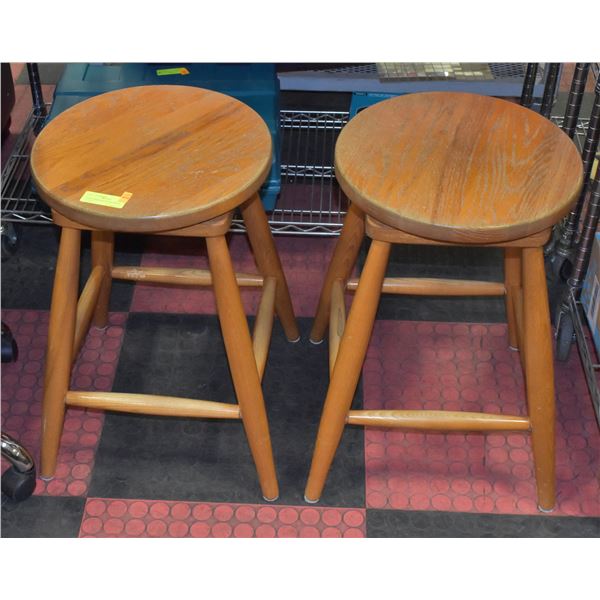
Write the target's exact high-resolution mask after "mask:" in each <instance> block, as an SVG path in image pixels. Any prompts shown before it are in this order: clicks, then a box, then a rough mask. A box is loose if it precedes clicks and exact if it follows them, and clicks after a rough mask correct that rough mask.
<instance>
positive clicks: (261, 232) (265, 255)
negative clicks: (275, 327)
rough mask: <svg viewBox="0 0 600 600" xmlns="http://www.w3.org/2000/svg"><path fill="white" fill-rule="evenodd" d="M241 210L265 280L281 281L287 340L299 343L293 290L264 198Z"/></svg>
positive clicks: (280, 309) (278, 298)
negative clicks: (280, 257)
mask: <svg viewBox="0 0 600 600" xmlns="http://www.w3.org/2000/svg"><path fill="white" fill-rule="evenodd" d="M241 210H242V217H243V219H244V223H245V224H246V229H247V232H248V239H249V240H250V245H251V246H252V251H253V252H254V258H255V259H256V264H257V265H258V270H259V271H260V273H261V275H263V277H275V279H277V288H276V290H275V312H276V313H277V316H278V317H279V320H280V321H281V325H282V327H283V330H284V331H285V335H286V337H287V339H288V340H289V341H290V342H297V341H298V340H299V339H300V330H299V329H298V324H297V323H296V317H295V316H294V307H293V306H292V299H291V298H290V291H289V289H288V284H287V281H286V279H285V274H284V272H283V268H282V267H281V261H280V260H279V254H277V248H276V247H275V242H274V241H273V235H272V234H271V228H270V227H269V222H268V221H267V215H265V211H264V208H263V205H262V202H261V200H260V196H259V195H258V194H256V195H255V196H254V197H253V198H251V199H250V200H249V201H248V202H246V204H244V205H243V206H242V209H241Z"/></svg>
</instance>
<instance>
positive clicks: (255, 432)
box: [31, 85, 299, 500]
mask: <svg viewBox="0 0 600 600" xmlns="http://www.w3.org/2000/svg"><path fill="white" fill-rule="evenodd" d="M271 145H272V144H271V136H270V134H269V130H268V128H267V126H266V124H265V123H264V122H263V120H262V119H261V118H260V117H259V116H258V115H257V113H255V112H254V111H253V110H252V109H250V108H249V107H248V106H246V105H245V104H242V103H241V102H239V101H237V100H235V99H233V98H231V97H229V96H225V95H223V94H219V93H216V92H213V91H209V90H204V89H199V88H194V87H187V86H170V85H165V86H162V85H158V86H141V87H133V88H127V89H122V90H118V91H114V92H109V93H106V94H102V95H100V96H96V97H93V98H90V99H88V100H85V101H84V102H81V103H80V104H77V105H75V106H73V107H72V108H70V109H68V110H67V111H65V112H64V113H62V114H60V115H59V116H58V117H56V118H55V119H53V120H52V121H51V122H50V123H49V124H48V125H47V126H46V127H45V128H44V129H43V131H42V132H41V133H40V135H39V136H38V138H37V140H36V142H35V145H34V147H33V149H32V153H31V170H32V174H33V179H34V181H35V185H36V186H37V190H38V192H39V194H40V196H41V197H42V199H43V200H44V201H45V202H46V203H47V204H49V205H50V207H51V209H52V217H53V220H54V222H55V223H56V224H57V225H59V226H60V227H61V237H60V246H59V251H58V259H57V264H56V274H55V280H54V288H53V292H52V304H51V310H50V325H49V331H48V351H47V356H46V372H45V381H44V397H43V410H42V451H41V469H40V471H41V476H43V477H46V478H49V477H52V475H53V474H54V471H55V468H56V461H57V454H58V449H59V444H60V437H61V433H62V428H63V420H64V414H65V409H66V407H67V406H79V407H85V408H95V409H106V410H114V411H122V412H132V413H144V414H153V415H171V416H178V417H209V418H221V419H241V420H242V422H243V424H244V428H245V431H246V435H247V437H248V443H249V446H250V450H251V453H252V456H253V458H254V462H255V465H256V469H257V472H258V478H259V481H260V486H261V490H262V493H263V495H264V497H265V499H267V500H275V499H276V498H277V497H278V495H279V489H278V483H277V477H276V474H275V466H274V461H273V454H272V449H271V440H270V435H269V426H268V422H267V415H266V412H265V406H264V399H263V394H262V389H261V381H262V376H263V372H264V369H265V363H266V360H267V353H268V348H269V343H270V338H271V332H272V326H273V317H274V312H276V313H277V315H278V317H279V319H280V321H281V324H282V326H283V329H284V332H285V335H286V336H287V338H288V339H289V340H290V341H296V340H298V339H299V331H298V327H297V324H296V319H295V317H294V312H293V308H292V303H291V299H290V295H289V291H288V287H287V283H286V280H285V276H284V273H283V270H282V268H281V263H280V260H279V257H278V255H277V251H276V248H275V244H274V242H273V238H272V236H271V231H270V228H269V224H268V222H267V218H266V215H265V213H264V210H263V206H262V204H261V200H260V198H259V196H258V194H257V192H258V190H259V188H260V186H261V184H262V183H263V181H264V180H265V178H266V176H267V174H268V172H269V170H270V168H271ZM238 207H239V208H240V209H241V213H242V217H243V219H244V222H245V225H246V228H247V232H248V237H249V240H250V244H251V246H252V249H253V251H254V256H255V259H256V263H257V265H258V270H259V271H260V274H249V273H235V272H234V270H233V266H232V262H231V257H230V254H229V248H228V245H227V242H226V239H225V234H226V233H227V232H228V230H229V227H230V224H231V220H232V216H233V211H234V210H235V209H237V208H238ZM82 230H89V231H91V239H92V270H91V273H90V276H89V278H88V280H87V283H86V284H85V287H84V288H83V291H82V293H81V296H80V297H79V300H78V281H79V262H80V241H81V231H82ZM115 232H127V233H138V234H156V235H170V236H193V237H198V238H205V239H206V244H207V250H208V259H209V265H210V269H209V270H200V269H185V270H181V269H168V268H154V267H135V268H132V267H119V266H114V265H113V255H114V233H115ZM113 278H114V279H125V280H133V281H144V282H155V283H161V284H176V285H189V286H212V287H213V288H214V292H215V296H216V304H217V312H218V316H219V320H220V324H221V329H222V332H223V338H224V342H225V349H226V353H227V359H228V362H229V367H230V370H231V374H232V379H233V384H234V388H235V393H236V396H237V401H238V404H230V403H222V402H212V401H208V400H193V399H184V398H174V397H167V396H155V395H143V394H121V393H105V392H96V391H90V392H80V391H73V390H70V389H69V381H70V374H71V368H72V365H73V362H74V360H75V358H76V357H77V354H78V352H79V350H80V348H81V345H82V343H83V340H84V338H85V336H86V333H87V330H88V328H89V326H90V323H93V324H94V325H95V326H96V327H100V328H102V327H105V326H106V323H107V315H108V305H109V296H110V291H111V281H112V279H113ZM239 286H251V287H262V289H263V293H262V297H261V300H260V304H259V308H258V312H257V316H256V321H255V324H254V331H253V334H252V336H251V335H250V331H249V328H248V323H247V321H246V316H245V314H244V309H243V306H242V302H241V297H240V291H239Z"/></svg>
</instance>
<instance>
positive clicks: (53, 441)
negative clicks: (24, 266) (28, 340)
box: [40, 227, 81, 478]
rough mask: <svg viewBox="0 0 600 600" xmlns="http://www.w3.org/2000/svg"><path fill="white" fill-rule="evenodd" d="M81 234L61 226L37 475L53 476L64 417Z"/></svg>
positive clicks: (71, 349)
mask: <svg viewBox="0 0 600 600" xmlns="http://www.w3.org/2000/svg"><path fill="white" fill-rule="evenodd" d="M80 242H81V232H80V231H79V230H78V229H68V228H66V227H64V228H63V229H62V232H61V236H60V246H59V249H58V259H57V262H56V272H55V275H54V288H53V290H52V304H51V307H50V324H49V326H48V350H47V353H46V372H45V377H44V397H43V400H42V450H41V466H40V475H41V476H42V477H46V478H49V477H52V476H53V475H54V471H55V469H56V459H57V456H58V448H59V445H60V436H61V434H62V429H63V421H64V416H65V395H66V393H67V390H68V389H69V381H70V378H71V367H72V361H73V338H74V336H75V317H76V314H77V292H78V289H79V254H80V251H81V246H80Z"/></svg>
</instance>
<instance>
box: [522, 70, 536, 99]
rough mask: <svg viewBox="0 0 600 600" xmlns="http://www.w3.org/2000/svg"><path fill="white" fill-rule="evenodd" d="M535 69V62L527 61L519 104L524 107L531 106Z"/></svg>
mask: <svg viewBox="0 0 600 600" xmlns="http://www.w3.org/2000/svg"><path fill="white" fill-rule="evenodd" d="M537 70H538V64H537V63H527V71H526V73H525V80H524V81H523V91H522V93H521V106H525V107H526V108H531V104H532V102H533V88H534V86H535V78H536V76H537Z"/></svg>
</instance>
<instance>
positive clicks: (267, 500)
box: [263, 496, 279, 502]
mask: <svg viewBox="0 0 600 600" xmlns="http://www.w3.org/2000/svg"><path fill="white" fill-rule="evenodd" d="M263 500H264V501H265V502H276V501H277V500H279V496H275V498H267V497H266V496H263Z"/></svg>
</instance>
